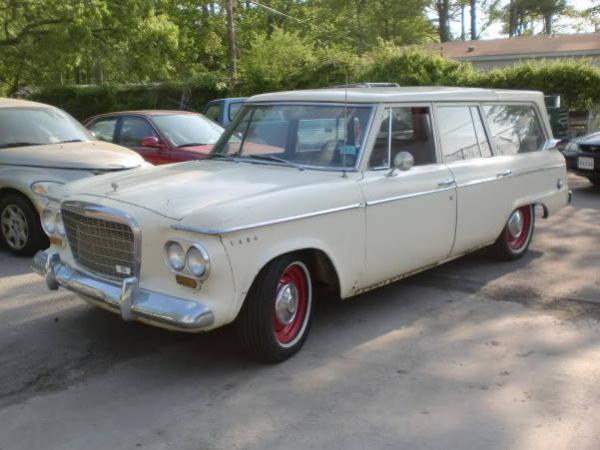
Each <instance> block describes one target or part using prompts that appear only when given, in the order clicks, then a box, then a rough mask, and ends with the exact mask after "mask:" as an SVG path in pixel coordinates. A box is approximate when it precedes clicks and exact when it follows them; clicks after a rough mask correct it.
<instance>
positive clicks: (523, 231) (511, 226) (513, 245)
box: [505, 205, 532, 252]
mask: <svg viewBox="0 0 600 450" xmlns="http://www.w3.org/2000/svg"><path fill="white" fill-rule="evenodd" d="M531 216H532V212H531V207H530V206H529V205H528V206H521V207H520V208H517V209H515V210H514V211H513V213H512V214H511V215H510V217H509V219H508V222H507V223H506V233H505V239H506V245H507V246H508V247H509V248H510V249H511V250H513V251H515V252H518V251H520V250H522V249H523V247H524V246H525V244H527V241H528V239H529V234H530V228H531Z"/></svg>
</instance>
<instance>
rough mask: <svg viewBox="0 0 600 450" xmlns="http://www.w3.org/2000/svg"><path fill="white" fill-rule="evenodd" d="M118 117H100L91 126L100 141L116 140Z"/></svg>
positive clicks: (90, 128)
mask: <svg viewBox="0 0 600 450" xmlns="http://www.w3.org/2000/svg"><path fill="white" fill-rule="evenodd" d="M117 120H118V118H117V117H109V118H106V119H98V120H96V121H95V122H94V123H92V125H91V126H90V127H89V130H90V131H91V132H92V133H94V136H95V137H96V139H98V140H99V141H106V142H114V140H115V129H116V128H117Z"/></svg>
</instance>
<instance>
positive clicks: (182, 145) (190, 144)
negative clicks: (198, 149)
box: [177, 142, 210, 148]
mask: <svg viewBox="0 0 600 450" xmlns="http://www.w3.org/2000/svg"><path fill="white" fill-rule="evenodd" d="M196 145H210V144H206V143H204V142H188V143H187V144H181V145H178V146H177V148H181V147H195V146H196Z"/></svg>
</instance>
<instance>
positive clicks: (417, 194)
mask: <svg viewBox="0 0 600 450" xmlns="http://www.w3.org/2000/svg"><path fill="white" fill-rule="evenodd" d="M454 189H456V188H455V187H454V186H451V187H446V188H443V189H432V190H430V191H423V192H414V193H411V194H404V195H396V196H394V197H387V198H382V199H378V200H371V201H368V202H367V206H375V205H381V204H382V203H389V202H396V201H398V200H404V199H407V198H414V197H420V196H422V195H431V194H437V193H439V192H447V191H453V190H454Z"/></svg>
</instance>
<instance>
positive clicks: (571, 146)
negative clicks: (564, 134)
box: [563, 142, 579, 156]
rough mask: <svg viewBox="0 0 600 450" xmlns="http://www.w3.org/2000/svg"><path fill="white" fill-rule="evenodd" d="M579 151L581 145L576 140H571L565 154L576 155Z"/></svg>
mask: <svg viewBox="0 0 600 450" xmlns="http://www.w3.org/2000/svg"><path fill="white" fill-rule="evenodd" d="M578 153H579V145H577V144H576V143H575V142H569V143H568V144H567V146H566V147H565V149H564V150H563V155H567V156H575V155H577V154H578Z"/></svg>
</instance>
